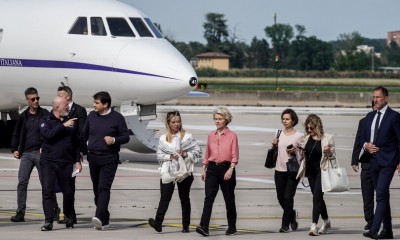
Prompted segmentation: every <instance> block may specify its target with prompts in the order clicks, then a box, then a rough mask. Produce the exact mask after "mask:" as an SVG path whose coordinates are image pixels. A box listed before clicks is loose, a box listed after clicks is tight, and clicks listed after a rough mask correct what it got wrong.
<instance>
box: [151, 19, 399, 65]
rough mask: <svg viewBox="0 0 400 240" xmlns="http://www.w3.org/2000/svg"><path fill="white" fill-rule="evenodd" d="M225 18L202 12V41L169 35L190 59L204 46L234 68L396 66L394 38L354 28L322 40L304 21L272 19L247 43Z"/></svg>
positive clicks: (397, 54) (200, 51) (204, 49)
mask: <svg viewBox="0 0 400 240" xmlns="http://www.w3.org/2000/svg"><path fill="white" fill-rule="evenodd" d="M226 22H227V20H226V19H225V16H224V14H220V13H208V14H206V18H205V22H204V23H203V28H204V35H203V36H204V38H205V40H206V42H207V43H206V44H202V43H200V42H196V41H194V42H189V43H185V42H179V41H174V40H173V39H169V41H170V42H171V43H172V44H173V45H174V46H175V47H176V48H177V49H178V50H179V51H180V52H181V53H182V54H183V55H184V56H185V57H186V58H187V59H188V60H190V59H192V58H193V57H195V56H196V55H197V54H200V53H204V52H221V53H225V54H228V55H229V56H230V67H231V68H237V69H259V68H261V69H263V68H270V69H271V68H272V69H289V70H300V71H327V70H336V71H366V70H376V69H378V68H379V67H381V66H391V67H400V46H398V45H397V44H396V42H394V41H392V42H391V43H390V45H389V46H387V44H386V39H368V38H365V37H363V36H361V34H360V33H359V32H357V31H354V32H351V33H343V34H340V35H339V36H338V39H337V40H336V41H330V42H326V41H323V40H320V39H318V38H317V37H316V36H306V28H305V26H303V25H295V26H294V27H292V26H291V25H289V24H282V23H275V24H273V25H271V26H266V27H265V29H264V32H265V35H266V38H262V39H258V38H257V37H254V38H253V39H252V40H251V42H250V44H247V43H245V42H243V41H240V40H238V38H237V36H236V34H235V32H234V31H233V32H232V31H229V29H228V25H227V23H226ZM158 27H159V28H160V30H161V27H160V25H158ZM167 39H168V37H167ZM267 40H269V41H267ZM360 45H368V46H370V47H373V50H372V51H369V52H368V51H360V50H357V46H360ZM376 53H380V57H378V56H377V55H376Z"/></svg>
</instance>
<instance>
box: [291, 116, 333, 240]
mask: <svg viewBox="0 0 400 240" xmlns="http://www.w3.org/2000/svg"><path fill="white" fill-rule="evenodd" d="M304 127H305V129H304V130H305V133H306V136H305V138H304V140H303V142H302V144H301V145H302V148H303V151H301V153H300V155H301V157H302V158H303V160H302V161H301V165H300V170H299V174H298V175H297V177H298V178H303V177H307V178H308V182H309V183H310V188H311V192H312V195H313V211H312V224H311V228H310V231H309V232H308V234H309V235H310V236H318V235H319V234H326V233H327V232H328V230H329V229H330V228H331V222H330V221H329V218H328V211H327V209H326V204H325V200H324V193H323V192H322V184H321V170H326V169H327V168H328V162H329V161H330V160H333V159H336V153H335V142H334V140H333V137H332V135H330V134H327V133H325V132H324V128H323V125H322V121H321V119H320V118H319V117H318V116H317V115H315V114H310V115H308V117H307V119H306V121H305V123H304ZM320 215H321V217H322V220H323V223H322V226H321V228H320V229H319V230H318V228H317V224H318V219H319V216H320Z"/></svg>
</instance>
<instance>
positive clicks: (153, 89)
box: [0, 0, 198, 152]
mask: <svg viewBox="0 0 400 240" xmlns="http://www.w3.org/2000/svg"><path fill="white" fill-rule="evenodd" d="M0 9H1V14H0V96H1V99H0V111H1V112H2V118H3V120H4V116H5V115H4V113H9V115H10V116H15V113H16V112H18V110H19V109H20V108H21V106H24V105H26V100H25V97H24V95H23V93H24V91H25V89H26V88H28V87H35V88H37V89H38V91H39V95H40V97H41V99H40V103H41V105H42V106H45V105H48V106H50V105H51V101H52V99H53V97H54V96H55V94H56V90H57V88H58V86H60V85H67V86H70V87H71V88H72V90H73V91H74V96H73V99H74V101H75V102H77V103H79V104H81V105H83V106H86V107H90V106H91V105H92V100H93V99H92V95H93V94H94V93H96V92H98V91H108V92H109V93H110V95H111V97H112V104H113V105H114V106H117V107H119V111H121V113H122V114H123V115H124V116H125V117H126V121H127V123H128V127H129V128H130V129H131V130H132V132H133V134H132V137H131V141H130V144H129V145H127V146H126V147H128V148H129V149H132V150H134V151H137V152H143V151H144V150H145V149H146V148H150V149H153V150H154V149H155V148H156V147H157V140H156V139H154V134H155V131H154V130H149V129H146V126H147V124H148V121H147V120H144V116H149V115H150V116H156V103H158V102H164V101H168V100H172V99H175V98H178V97H181V96H183V95H185V94H187V93H188V92H190V91H192V90H193V89H194V87H195V86H196V84H197V82H198V80H197V75H196V73H195V71H194V70H193V68H192V66H191V65H190V63H189V62H188V61H187V60H186V59H185V58H184V57H183V56H182V54H180V53H179V51H177V50H176V49H175V48H174V47H173V46H172V45H171V44H170V43H169V42H168V41H167V40H166V39H164V37H163V35H162V34H161V33H160V32H159V31H158V30H157V28H156V27H155V26H154V24H153V23H152V21H151V20H150V19H149V18H148V17H147V16H146V15H145V14H143V13H141V12H140V11H139V10H137V9H135V8H134V7H132V6H130V5H127V4H124V3H121V2H118V1H116V0H34V1H32V0H0ZM13 113H14V114H13ZM12 118H14V117H12Z"/></svg>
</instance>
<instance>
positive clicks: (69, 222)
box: [65, 218, 74, 228]
mask: <svg viewBox="0 0 400 240" xmlns="http://www.w3.org/2000/svg"><path fill="white" fill-rule="evenodd" d="M65 226H66V227H67V228H74V220H73V219H72V218H66V219H65Z"/></svg>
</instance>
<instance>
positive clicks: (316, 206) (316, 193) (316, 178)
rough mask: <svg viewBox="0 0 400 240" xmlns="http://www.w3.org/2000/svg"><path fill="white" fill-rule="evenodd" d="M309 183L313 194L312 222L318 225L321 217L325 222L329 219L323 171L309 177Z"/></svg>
mask: <svg viewBox="0 0 400 240" xmlns="http://www.w3.org/2000/svg"><path fill="white" fill-rule="evenodd" d="M308 182H309V183H310V188H311V192H312V194H313V211H312V222H313V223H318V219H319V216H320V215H321V217H322V219H323V220H326V219H328V218H329V217H328V210H327V209H326V204H325V200H324V193H323V192H322V185H321V171H318V173H316V174H315V175H312V176H308Z"/></svg>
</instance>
